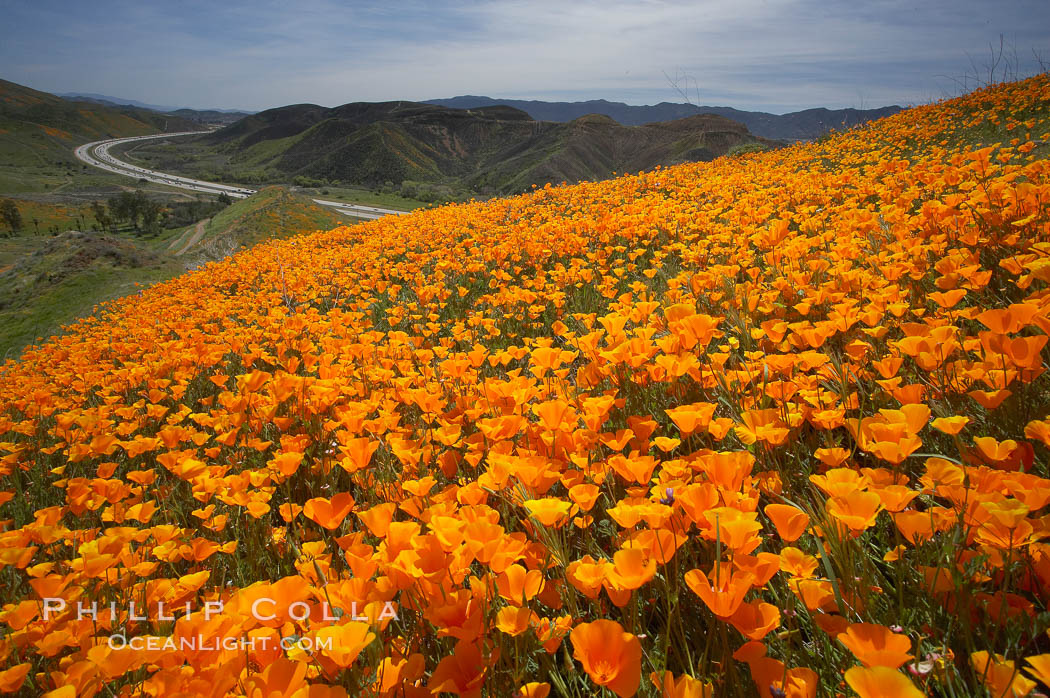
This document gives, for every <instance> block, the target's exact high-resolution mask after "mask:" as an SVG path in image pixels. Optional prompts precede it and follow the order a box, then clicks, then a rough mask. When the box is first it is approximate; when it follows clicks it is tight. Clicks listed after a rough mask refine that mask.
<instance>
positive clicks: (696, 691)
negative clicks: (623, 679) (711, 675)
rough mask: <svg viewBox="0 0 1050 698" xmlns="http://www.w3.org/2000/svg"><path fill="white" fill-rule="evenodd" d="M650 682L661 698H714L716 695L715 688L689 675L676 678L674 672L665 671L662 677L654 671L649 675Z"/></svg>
mask: <svg viewBox="0 0 1050 698" xmlns="http://www.w3.org/2000/svg"><path fill="white" fill-rule="evenodd" d="M649 680H651V681H652V682H653V685H654V686H656V689H657V690H658V691H660V698H714V695H715V689H714V686H712V685H711V684H710V683H707V682H704V681H701V680H700V679H694V678H693V677H692V676H690V675H689V674H682V675H681V676H678V677H676V676H675V675H674V674H673V673H672V672H670V671H665V672H664V673H663V676H662V677H661V676H660V674H659V673H657V672H655V671H654V672H653V673H652V674H649Z"/></svg>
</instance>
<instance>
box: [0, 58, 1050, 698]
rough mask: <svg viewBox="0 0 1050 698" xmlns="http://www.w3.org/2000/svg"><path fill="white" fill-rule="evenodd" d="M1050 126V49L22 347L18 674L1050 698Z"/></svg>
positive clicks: (1, 487)
mask: <svg viewBox="0 0 1050 698" xmlns="http://www.w3.org/2000/svg"><path fill="white" fill-rule="evenodd" d="M1048 141H1050V77H1048V76H1047V75H1043V76H1040V77H1036V78H1032V79H1029V80H1026V81H1022V82H1017V83H1010V84H1003V85H997V86H993V87H989V88H985V89H983V90H979V91H977V92H974V93H971V94H969V95H966V96H964V97H960V98H958V99H954V100H950V101H943V102H940V103H937V104H931V105H926V106H921V107H916V108H913V109H910V110H907V111H904V112H901V113H900V114H897V115H895V116H893V117H890V118H887V119H883V120H881V121H877V122H873V123H871V124H869V125H867V126H865V127H863V128H857V129H852V130H849V131H846V132H843V133H839V134H834V135H831V136H828V137H826V138H824V139H821V140H820V141H818V142H814V143H808V144H797V145H793V146H790V147H787V148H783V149H780V150H776V151H771V152H766V153H758V154H749V155H744V156H740V157H726V158H721V159H718V160H716V161H714V162H711V163H699V164H691V165H683V166H678V167H671V168H665V169H658V170H656V171H653V172H648V173H640V174H636V175H627V176H621V177H618V178H616V179H613V180H609V181H603V182H596V183H583V184H578V185H574V186H561V187H545V188H542V189H538V190H536V191H534V192H532V193H530V194H527V195H523V196H520V197H516V198H509V199H498V200H491V201H486V202H472V203H468V204H459V205H449V206H444V207H441V208H438V209H434V210H429V211H421V212H417V213H413V214H411V215H406V216H403V217H391V218H384V219H381V220H378V221H374V222H371V223H368V224H365V225H359V226H354V227H346V228H338V229H335V230H332V231H328V232H319V233H316V234H312V235H305V236H297V237H294V238H291V239H288V240H279V241H273V242H270V243H265V244H262V245H259V246H256V247H253V248H251V249H249V250H247V251H245V252H242V253H240V254H238V255H236V256H233V257H231V258H228V259H226V260H224V261H222V262H217V263H212V264H209V265H207V266H205V267H203V268H201V269H199V270H197V271H195V272H192V273H189V274H186V275H183V276H181V277H178V278H176V279H174V280H171V281H168V282H165V283H162V284H159V285H156V286H154V287H151V288H149V289H147V290H145V291H143V292H141V293H139V294H137V295H135V296H132V297H129V298H126V299H123V300H121V301H117V302H114V303H112V304H111V305H109V306H107V307H106V308H104V309H101V311H100V312H99V313H98V314H97V315H96V316H95V317H93V318H90V319H86V320H83V321H81V322H79V323H78V324H77V325H76V326H74V327H72V328H70V330H69V332H68V333H67V334H65V335H64V336H62V337H59V338H55V339H52V340H51V341H50V342H49V343H47V344H45V345H43V346H40V347H35V348H32V349H30V350H27V351H26V352H25V353H24V355H23V356H22V358H21V360H20V361H18V362H13V361H12V362H8V363H7V364H6V365H4V366H3V367H2V368H0V602H2V610H0V692H6V693H21V694H24V695H41V694H47V695H53V696H117V695H119V696H139V695H145V696H223V695H233V696H253V697H254V696H261V697H272V696H295V697H297V698H329V697H331V698H336V697H339V696H359V695H369V696H385V697H386V696H389V697H391V698H392V697H395V696H397V697H406V698H408V697H421V696H440V695H458V696H521V697H529V698H542V697H543V696H581V697H582V696H598V695H601V696H607V697H611V696H618V697H620V698H627V697H629V696H634V695H638V696H667V697H674V698H698V697H701V696H702V697H718V698H722V697H737V696H740V697H742V696H761V697H762V698H784V697H785V696H786V697H789V698H812V697H815V696H860V697H861V698H896V697H910V696H944V697H952V698H969V697H972V696H992V697H994V698H1007V697H1019V696H1025V695H1037V694H1039V693H1040V692H1043V693H1045V692H1046V691H1047V688H1046V685H1047V684H1048V683H1050V635H1048V629H1050V611H1048V607H1047V604H1048V601H1050V469H1048V457H1050V376H1048V375H1047V373H1046V367H1047V363H1046V362H1047V360H1048V352H1047V347H1046V344H1047V338H1048V333H1050V161H1048V160H1047V154H1048V152H1050V151H1048V145H1047V143H1048ZM84 609H90V612H87V613H85V612H84ZM114 637H118V638H120V641H119V642H116V643H115V642H114V640H113V638H114Z"/></svg>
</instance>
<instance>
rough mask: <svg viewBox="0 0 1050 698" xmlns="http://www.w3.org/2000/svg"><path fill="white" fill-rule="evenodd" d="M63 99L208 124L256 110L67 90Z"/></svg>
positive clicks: (228, 119)
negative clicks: (152, 101)
mask: <svg viewBox="0 0 1050 698" xmlns="http://www.w3.org/2000/svg"><path fill="white" fill-rule="evenodd" d="M58 96H59V97H62V98H63V99H68V100H70V101H73V102H91V103H92V104H101V105H103V106H107V107H122V106H134V107H138V108H140V109H149V110H150V111H156V112H161V113H163V114H174V115H175V116H178V117H181V118H183V119H188V120H190V121H195V122H197V123H198V124H207V125H209V126H225V125H227V124H232V123H233V122H235V121H237V120H238V119H242V118H244V117H245V116H248V115H249V114H254V113H255V112H248V111H240V110H238V109H188V108H186V107H161V106H157V105H156V104H146V103H145V102H139V101H137V100H134V99H122V98H120V97H108V96H106V95H99V94H93V93H88V94H81V93H76V92H67V93H65V94H61V95H58Z"/></svg>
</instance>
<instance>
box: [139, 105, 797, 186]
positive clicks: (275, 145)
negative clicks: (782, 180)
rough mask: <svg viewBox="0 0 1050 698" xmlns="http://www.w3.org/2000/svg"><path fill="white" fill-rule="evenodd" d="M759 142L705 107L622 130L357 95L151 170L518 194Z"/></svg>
mask: <svg viewBox="0 0 1050 698" xmlns="http://www.w3.org/2000/svg"><path fill="white" fill-rule="evenodd" d="M745 145H746V146H752V145H754V146H755V147H759V148H766V147H771V146H774V145H776V143H774V142H773V141H769V140H766V139H762V138H757V137H755V136H754V135H752V134H751V133H749V132H748V130H747V128H746V127H745V126H743V125H742V124H739V123H736V122H733V121H731V120H729V119H726V118H724V117H720V116H716V115H694V116H690V117H688V118H685V119H679V120H677V121H672V122H667V123H659V124H648V125H645V126H623V125H621V124H618V123H616V122H615V121H614V120H612V119H610V118H608V117H604V116H600V115H588V116H583V117H581V118H579V119H575V120H573V121H571V122H569V123H554V122H550V121H536V120H535V119H533V118H531V117H530V116H529V115H528V114H526V113H525V112H523V111H520V110H518V109H513V108H511V107H504V106H494V107H482V108H478V109H452V108H448V107H442V106H436V105H428V104H419V103H415V102H382V103H367V102H358V103H352V104H345V105H343V106H340V107H335V108H326V107H320V106H317V105H313V104H299V105H292V106H287V107H281V108H278V109H270V110H267V111H263V112H259V113H258V114H253V115H251V116H248V117H245V118H244V119H241V120H240V121H238V122H237V123H235V124H232V125H230V126H228V127H226V128H224V129H220V130H218V131H215V132H212V133H208V134H206V135H203V136H201V137H199V138H197V139H195V142H192V141H191V142H188V143H187V142H183V143H181V144H180V145H179V147H178V149H176V150H175V151H174V152H172V153H171V154H170V157H169V158H168V159H166V160H165V159H163V158H162V159H161V160H159V161H153V166H154V167H156V168H157V169H162V170H163V169H166V168H172V169H176V170H181V171H184V172H196V173H198V174H200V173H201V172H203V171H208V170H210V171H212V172H216V173H217V174H216V176H219V177H221V178H226V179H229V180H233V181H237V180H240V181H245V179H247V178H257V179H256V181H258V180H259V179H261V180H262V181H267V180H269V181H274V180H282V179H283V180H285V181H287V180H288V179H290V178H293V177H297V176H302V177H310V178H321V179H326V180H329V181H340V182H348V183H354V184H366V185H376V184H382V183H384V182H394V183H398V182H403V181H406V180H410V181H421V182H449V181H453V182H456V183H457V184H458V185H459V186H461V187H463V188H466V189H469V190H474V191H488V192H518V191H523V190H525V189H528V188H529V187H530V186H532V185H542V184H545V183H548V182H554V183H558V182H561V181H569V182H577V181H583V180H598V179H604V178H607V177H609V176H611V175H612V174H613V173H614V172H624V171H637V170H646V169H652V168H653V167H655V166H657V165H671V164H677V163H682V162H695V161H705V160H712V159H714V158H715V157H718V156H719V155H723V154H725V153H726V152H728V151H729V150H730V149H731V148H733V147H735V146H745Z"/></svg>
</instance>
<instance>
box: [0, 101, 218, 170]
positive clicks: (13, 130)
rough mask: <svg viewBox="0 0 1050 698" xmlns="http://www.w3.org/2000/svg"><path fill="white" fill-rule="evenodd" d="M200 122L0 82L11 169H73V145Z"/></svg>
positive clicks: (0, 123)
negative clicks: (71, 99)
mask: <svg viewBox="0 0 1050 698" xmlns="http://www.w3.org/2000/svg"><path fill="white" fill-rule="evenodd" d="M201 128H202V127H201V126H200V125H199V124H197V123H196V122H194V121H190V120H188V119H185V118H182V117H180V116H172V115H168V114H160V113H158V112H154V111H151V110H149V109H142V108H139V107H131V106H107V105H103V104H96V103H93V102H71V101H69V100H65V99H62V98H61V97H56V96H55V95H53V94H50V93H47V92H40V91H39V90H34V89H32V88H30V87H25V86H24V85H19V84H16V83H13V82H9V81H7V80H0V160H2V161H3V163H4V164H5V165H15V166H17V165H23V164H24V165H73V166H76V167H78V168H79V163H77V161H76V159H75V158H74V157H73V152H72V149H73V146H75V145H78V144H80V143H86V142H88V141H92V140H98V139H102V138H116V137H118V136H140V135H146V134H150V133H163V132H165V131H172V132H174V131H193V130H198V129H201Z"/></svg>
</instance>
